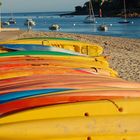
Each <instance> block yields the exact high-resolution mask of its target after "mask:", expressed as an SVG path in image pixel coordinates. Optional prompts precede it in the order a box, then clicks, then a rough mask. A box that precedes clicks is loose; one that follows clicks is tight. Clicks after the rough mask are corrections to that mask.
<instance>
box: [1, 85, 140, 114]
mask: <svg viewBox="0 0 140 140" xmlns="http://www.w3.org/2000/svg"><path fill="white" fill-rule="evenodd" d="M136 97H140V92H139V90H130V89H117V88H116V89H115V88H114V89H107V88H106V89H105V88H104V89H90V90H80V91H78V90H74V91H70V92H69V91H67V92H63V93H60V94H55V95H53V94H52V95H45V96H40V97H38V96H37V97H32V98H25V99H20V100H16V101H12V102H8V103H5V104H1V105H0V115H1V116H4V115H7V114H11V113H14V112H18V111H22V110H26V109H30V108H35V107H41V106H48V105H56V104H62V103H73V102H84V101H95V100H112V99H120V98H136Z"/></svg>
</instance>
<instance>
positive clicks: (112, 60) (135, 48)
mask: <svg viewBox="0 0 140 140" xmlns="http://www.w3.org/2000/svg"><path fill="white" fill-rule="evenodd" d="M43 36H47V37H63V38H72V39H76V40H80V41H84V42H87V43H97V44H99V45H100V46H102V47H103V48H104V53H103V55H104V56H108V57H107V59H108V61H109V64H110V67H111V68H113V69H114V70H116V71H117V72H118V74H119V77H120V78H123V79H125V80H127V81H135V82H140V55H139V53H140V39H130V38H119V37H110V36H97V35H87V34H74V33H62V32H41V31H29V32H28V31H22V30H20V31H11V32H8V31H7V32H0V41H3V40H11V39H19V38H32V37H43Z"/></svg>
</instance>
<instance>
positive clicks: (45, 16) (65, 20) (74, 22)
mask: <svg viewBox="0 0 140 140" xmlns="http://www.w3.org/2000/svg"><path fill="white" fill-rule="evenodd" d="M62 13H65V12H41V13H39V12H36V13H14V14H13V16H14V18H15V19H16V22H17V24H15V25H10V26H5V27H17V28H20V29H22V30H27V27H26V26H25V25H24V22H25V20H26V19H27V18H32V19H33V20H34V21H35V22H36V26H34V27H33V29H32V30H36V31H47V32H48V31H49V32H51V31H50V30H49V27H50V26H51V25H52V24H59V25H60V27H61V29H60V30H59V31H57V32H68V33H80V34H91V35H104V36H116V37H125V38H140V18H129V19H128V20H129V21H130V23H129V24H120V23H118V22H119V21H122V20H123V19H122V18H116V17H115V18H96V21H97V23H96V24H85V23H84V19H85V17H86V16H63V17H61V16H59V15H60V14H62ZM10 17H11V14H10V13H6V14H2V21H7V20H8V19H9V18H10ZM101 24H107V25H108V27H109V28H108V31H106V32H104V31H99V30H98V26H99V25H101Z"/></svg>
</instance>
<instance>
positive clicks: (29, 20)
mask: <svg viewBox="0 0 140 140" xmlns="http://www.w3.org/2000/svg"><path fill="white" fill-rule="evenodd" d="M24 25H25V26H35V25H36V23H35V21H34V20H32V19H26V21H25V23H24Z"/></svg>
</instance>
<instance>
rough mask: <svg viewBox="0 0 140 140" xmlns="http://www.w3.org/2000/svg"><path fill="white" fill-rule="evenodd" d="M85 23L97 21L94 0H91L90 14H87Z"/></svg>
mask: <svg viewBox="0 0 140 140" xmlns="http://www.w3.org/2000/svg"><path fill="white" fill-rule="evenodd" d="M84 23H96V19H95V15H94V11H93V5H92V1H91V0H89V16H87V17H86V18H85V20H84Z"/></svg>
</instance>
